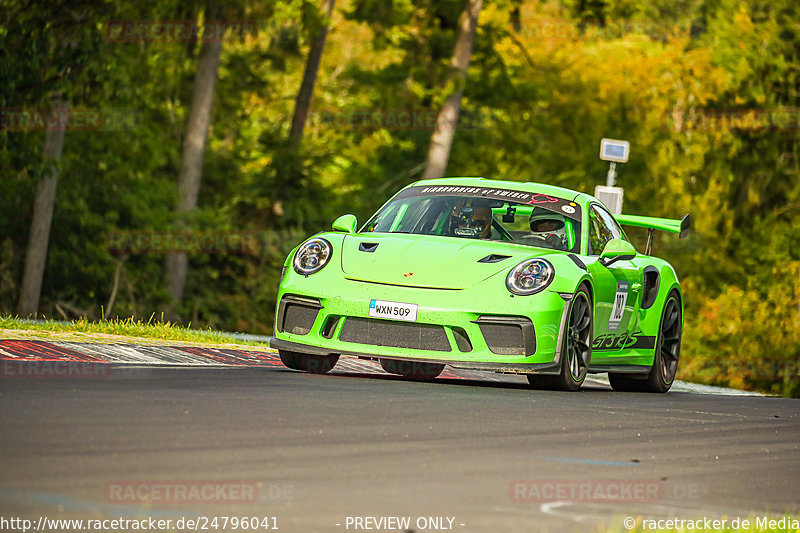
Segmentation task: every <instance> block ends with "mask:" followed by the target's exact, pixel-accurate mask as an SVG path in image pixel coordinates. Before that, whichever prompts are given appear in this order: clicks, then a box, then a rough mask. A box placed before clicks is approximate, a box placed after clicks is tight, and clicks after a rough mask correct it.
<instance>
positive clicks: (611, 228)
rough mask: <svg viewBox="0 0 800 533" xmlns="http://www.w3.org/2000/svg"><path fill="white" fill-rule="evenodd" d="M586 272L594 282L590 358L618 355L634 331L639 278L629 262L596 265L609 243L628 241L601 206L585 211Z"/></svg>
mask: <svg viewBox="0 0 800 533" xmlns="http://www.w3.org/2000/svg"><path fill="white" fill-rule="evenodd" d="M588 230H589V242H588V249H587V250H588V254H589V262H588V263H587V265H586V266H587V268H588V269H589V273H590V274H591V275H592V277H593V279H594V281H595V294H594V298H595V306H594V307H595V314H594V343H593V345H592V348H593V351H592V357H593V358H595V356H597V357H598V358H602V357H603V356H604V355H605V356H608V355H618V354H616V352H618V351H619V350H621V349H623V348H624V347H625V346H626V345H627V344H629V342H630V339H631V336H632V334H633V333H635V331H636V330H637V329H638V327H639V324H638V320H637V317H638V316H639V306H640V305H641V289H642V283H641V275H640V272H639V268H638V267H637V266H636V265H635V264H634V263H633V261H629V260H621V261H617V262H615V263H613V264H611V265H609V266H604V265H602V264H601V263H600V261H599V259H600V254H601V253H602V251H603V249H604V248H605V246H606V244H607V243H608V241H610V240H611V239H623V240H626V241H627V240H628V238H627V236H626V235H625V232H624V231H622V227H620V225H619V224H618V223H617V222H616V220H614V217H613V216H611V214H610V213H609V212H608V211H607V210H606V208H605V207H603V206H602V205H601V204H598V203H593V204H590V205H589V209H588Z"/></svg>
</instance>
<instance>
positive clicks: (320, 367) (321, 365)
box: [278, 350, 339, 374]
mask: <svg viewBox="0 0 800 533" xmlns="http://www.w3.org/2000/svg"><path fill="white" fill-rule="evenodd" d="M278 355H279V356H280V358H281V362H282V363H283V364H284V366H286V367H287V368H291V369H292V370H300V371H303V372H308V373H309V374H326V373H328V372H330V371H331V370H332V369H333V367H334V365H336V362H337V361H338V360H339V356H338V355H308V354H304V353H299V352H291V351H289V350H278Z"/></svg>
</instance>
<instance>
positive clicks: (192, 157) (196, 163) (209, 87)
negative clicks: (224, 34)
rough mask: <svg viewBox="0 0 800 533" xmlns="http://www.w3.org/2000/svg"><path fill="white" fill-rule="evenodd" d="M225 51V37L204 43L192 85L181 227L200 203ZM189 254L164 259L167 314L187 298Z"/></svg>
mask: <svg viewBox="0 0 800 533" xmlns="http://www.w3.org/2000/svg"><path fill="white" fill-rule="evenodd" d="M221 52H222V40H221V39H219V40H212V41H210V42H205V43H203V45H202V47H201V48H200V56H199V58H198V60H197V73H196V74H195V78H194V88H193V89H192V104H191V108H190V109H189V119H188V121H187V123H186V138H185V140H184V142H183V156H182V158H181V168H180V172H179V174H178V194H179V198H178V204H177V206H176V208H175V212H176V214H177V219H178V222H177V225H176V227H177V228H179V229H180V228H185V221H184V220H183V215H185V214H186V213H187V212H190V211H193V210H194V209H195V208H196V207H197V196H198V193H199V191H200V180H201V178H202V175H203V157H204V155H205V148H206V138H207V137H208V127H209V124H210V122H211V108H212V104H213V101H214V87H215V85H216V83H217V74H218V71H219V58H220V54H221ZM188 265H189V258H188V257H187V255H186V253H185V252H172V253H169V254H167V257H166V259H165V260H164V279H165V284H166V288H167V291H168V292H169V295H170V298H171V302H170V305H169V306H168V310H167V315H168V318H169V319H170V320H176V319H177V314H176V312H175V309H176V307H177V306H178V305H179V304H180V303H181V302H182V301H183V295H184V291H185V289H186V274H187V271H188Z"/></svg>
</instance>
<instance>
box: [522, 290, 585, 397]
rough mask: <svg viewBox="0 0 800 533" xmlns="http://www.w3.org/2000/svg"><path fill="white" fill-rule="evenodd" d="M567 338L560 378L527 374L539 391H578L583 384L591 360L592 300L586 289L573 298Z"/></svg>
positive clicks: (563, 349) (562, 355)
mask: <svg viewBox="0 0 800 533" xmlns="http://www.w3.org/2000/svg"><path fill="white" fill-rule="evenodd" d="M565 335H566V338H564V339H562V342H563V345H562V348H561V370H560V372H559V373H558V374H557V375H554V376H550V375H545V374H528V383H530V384H531V385H533V386H534V387H536V388H540V389H551V390H566V391H576V390H578V389H580V388H581V385H583V380H584V379H586V373H587V371H588V370H589V361H590V360H591V359H592V301H591V299H590V298H589V292H588V291H587V289H586V287H581V288H580V289H578V292H576V293H575V296H574V297H573V298H572V305H571V307H570V310H569V318H568V323H567V331H566V332H565Z"/></svg>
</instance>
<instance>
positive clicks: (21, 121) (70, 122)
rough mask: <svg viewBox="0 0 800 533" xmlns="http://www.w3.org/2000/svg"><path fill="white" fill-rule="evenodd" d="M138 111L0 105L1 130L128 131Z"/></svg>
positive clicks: (135, 125)
mask: <svg viewBox="0 0 800 533" xmlns="http://www.w3.org/2000/svg"><path fill="white" fill-rule="evenodd" d="M140 124H141V114H140V113H139V112H138V111H135V110H131V109H110V108H109V109H86V108H69V107H61V108H56V107H54V108H42V109H11V108H7V109H0V130H3V131H23V132H27V131H66V130H71V131H132V130H134V129H136V128H138V127H139V125H140Z"/></svg>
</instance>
